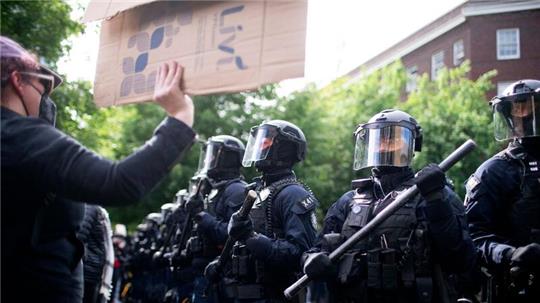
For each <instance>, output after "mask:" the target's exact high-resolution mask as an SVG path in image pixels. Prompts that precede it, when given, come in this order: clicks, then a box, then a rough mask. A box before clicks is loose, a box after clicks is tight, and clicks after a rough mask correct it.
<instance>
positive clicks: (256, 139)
mask: <svg viewBox="0 0 540 303" xmlns="http://www.w3.org/2000/svg"><path fill="white" fill-rule="evenodd" d="M277 135H278V130H277V128H276V127H274V126H271V125H262V126H260V127H254V128H252V129H251V132H250V135H249V139H248V142H247V147H246V151H245V153H244V159H243V160H242V165H243V166H244V167H250V166H252V165H253V163H254V162H257V161H261V160H265V159H266V158H267V157H268V154H269V153H270V148H271V147H272V144H273V143H274V138H275V137H276V136H277Z"/></svg>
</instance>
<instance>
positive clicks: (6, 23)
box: [0, 0, 84, 66]
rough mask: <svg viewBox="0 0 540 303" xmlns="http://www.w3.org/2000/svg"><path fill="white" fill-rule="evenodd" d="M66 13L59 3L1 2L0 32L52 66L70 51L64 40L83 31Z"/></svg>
mask: <svg viewBox="0 0 540 303" xmlns="http://www.w3.org/2000/svg"><path fill="white" fill-rule="evenodd" d="M70 12H71V7H70V6H69V5H68V4H67V3H66V2H65V1H61V0H49V1H1V2H0V21H1V23H0V32H1V33H2V35H4V36H8V37H10V38H11V39H13V40H15V41H17V42H19V43H20V44H21V45H22V46H23V47H25V48H27V49H28V50H31V51H33V52H34V53H36V54H37V55H39V56H40V57H41V58H43V59H44V60H45V62H46V63H47V64H50V65H51V66H54V65H55V64H56V61H57V60H58V59H60V57H61V56H62V55H64V54H66V53H67V51H68V50H69V48H70V46H69V44H66V43H64V40H66V38H68V37H69V36H71V35H73V34H77V33H81V32H82V31H83V28H84V27H83V25H82V24H80V23H78V22H76V21H73V20H71V19H70V16H69V14H70Z"/></svg>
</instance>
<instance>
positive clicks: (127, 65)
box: [120, 2, 193, 97]
mask: <svg viewBox="0 0 540 303" xmlns="http://www.w3.org/2000/svg"><path fill="white" fill-rule="evenodd" d="M173 4H176V3H166V2H156V3H155V4H154V7H153V8H154V9H153V10H152V11H149V12H148V13H147V14H145V15H143V16H142V18H141V20H140V24H139V29H140V32H138V33H136V34H134V35H133V36H131V37H130V38H129V39H128V43H127V47H128V49H132V48H134V49H136V50H137V51H138V53H139V54H138V55H137V56H136V57H135V58H133V57H125V58H123V59H122V72H123V73H124V75H126V77H125V78H124V79H123V80H122V83H121V84H120V96H121V97H125V96H129V95H130V94H132V93H135V94H143V93H146V92H149V91H152V90H154V85H155V82H156V71H152V72H150V73H148V75H146V74H144V73H143V72H144V70H145V69H146V66H147V65H148V62H149V56H150V53H151V50H153V49H157V48H159V47H160V46H161V45H162V44H163V42H165V43H164V45H165V47H166V48H168V47H170V46H171V45H172V38H173V36H174V35H176V34H178V32H179V30H180V26H184V25H189V24H191V21H192V16H193V10H192V9H191V7H187V6H185V5H184V6H180V12H178V9H176V10H174V9H172V7H170V5H173ZM175 19H176V23H177V24H174V21H175ZM151 24H152V25H154V26H157V28H155V29H154V30H153V31H152V34H149V32H148V31H147V28H148V27H149V26H150V25H151Z"/></svg>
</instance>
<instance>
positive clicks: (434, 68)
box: [347, 0, 540, 97]
mask: <svg viewBox="0 0 540 303" xmlns="http://www.w3.org/2000/svg"><path fill="white" fill-rule="evenodd" d="M397 59H401V61H402V62H403V64H404V66H405V68H406V69H407V74H408V81H407V87H406V92H407V93H408V92H410V91H412V90H414V88H415V87H416V78H417V76H418V75H421V74H424V73H427V74H428V75H429V77H430V78H431V79H434V78H435V77H437V72H438V71H439V70H440V69H441V68H442V67H447V68H452V67H455V66H458V65H459V64H461V63H462V62H463V61H464V60H467V59H468V60H469V61H470V62H471V72H470V74H469V77H470V78H471V79H476V78H478V77H479V76H480V75H482V74H483V73H485V72H487V71H490V70H492V69H496V70H497V71H498V74H497V76H496V77H494V78H493V82H494V85H495V87H496V89H494V90H493V91H491V92H489V93H488V96H489V97H492V96H494V95H495V94H497V93H498V92H501V91H502V90H504V88H505V87H506V86H507V85H508V84H510V83H512V82H514V81H516V80H519V79H524V78H532V79H540V1H538V0H537V1H512V0H506V1H492V0H469V1H466V2H464V3H463V4H461V5H459V6H458V7H456V8H455V9H453V10H451V11H450V12H448V13H446V14H445V15H443V16H441V17H440V18H438V19H437V20H435V21H433V22H432V23H430V24H428V25H426V26H424V27H423V28H421V29H419V30H418V31H416V32H415V33H413V34H412V35H410V36H408V37H407V38H405V39H403V40H401V41H400V42H398V43H397V44H395V45H394V46H392V47H390V48H389V49H387V50H385V51H384V52H382V53H380V54H379V55H377V56H375V57H374V58H372V59H370V60H368V61H367V62H365V63H364V64H362V65H360V66H359V67H357V68H355V69H353V70H352V71H350V72H349V73H348V74H347V75H348V76H349V77H351V78H353V79H354V78H359V77H362V76H363V75H364V74H366V73H367V74H369V73H370V72H372V71H374V70H377V69H379V68H381V67H383V66H385V65H387V64H389V63H391V62H393V61H395V60H397Z"/></svg>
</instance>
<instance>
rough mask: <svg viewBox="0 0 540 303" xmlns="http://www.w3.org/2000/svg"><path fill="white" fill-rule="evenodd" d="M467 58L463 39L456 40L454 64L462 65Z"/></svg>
mask: <svg viewBox="0 0 540 303" xmlns="http://www.w3.org/2000/svg"><path fill="white" fill-rule="evenodd" d="M464 58H465V50H464V48H463V40H458V41H456V42H454V65H456V66H457V65H460V64H461V62H463V59H464Z"/></svg>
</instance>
